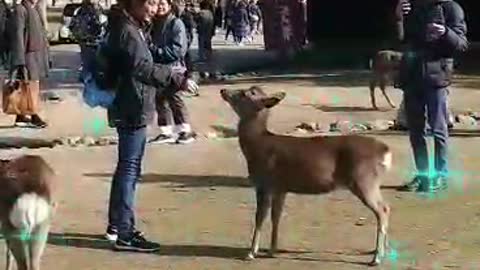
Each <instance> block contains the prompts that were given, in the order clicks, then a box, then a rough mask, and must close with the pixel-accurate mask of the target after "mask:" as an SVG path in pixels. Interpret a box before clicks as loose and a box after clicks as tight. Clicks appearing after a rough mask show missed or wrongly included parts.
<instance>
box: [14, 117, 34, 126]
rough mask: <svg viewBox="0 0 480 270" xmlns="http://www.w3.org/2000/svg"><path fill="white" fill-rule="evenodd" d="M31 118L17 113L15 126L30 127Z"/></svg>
mask: <svg viewBox="0 0 480 270" xmlns="http://www.w3.org/2000/svg"><path fill="white" fill-rule="evenodd" d="M31 122H32V121H31V120H30V118H28V117H26V116H24V115H17V117H16V118H15V124H14V126H16V127H29V126H31Z"/></svg>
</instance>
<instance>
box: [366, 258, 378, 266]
mask: <svg viewBox="0 0 480 270" xmlns="http://www.w3.org/2000/svg"><path fill="white" fill-rule="evenodd" d="M380 263H381V260H380V258H379V257H377V256H375V258H373V260H372V261H371V262H370V263H369V264H368V265H369V266H378V265H380Z"/></svg>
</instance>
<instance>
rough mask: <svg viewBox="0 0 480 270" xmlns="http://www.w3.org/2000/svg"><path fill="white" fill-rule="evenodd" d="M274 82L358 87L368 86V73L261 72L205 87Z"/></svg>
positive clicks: (208, 82) (211, 82)
mask: <svg viewBox="0 0 480 270" xmlns="http://www.w3.org/2000/svg"><path fill="white" fill-rule="evenodd" d="M274 82H282V83H285V82H287V83H288V82H298V83H299V84H302V83H309V84H310V83H311V84H314V85H316V86H320V87H329V86H331V87H359V86H367V85H368V71H361V70H359V71H348V72H335V71H332V72H321V73H320V72H318V71H317V72H313V73H311V72H309V73H308V74H305V73H296V72H293V73H284V72H281V73H280V72H279V73H268V74H265V73H264V72H262V75H258V76H255V75H254V76H248V77H238V76H235V77H231V78H229V79H228V80H216V81H207V82H205V84H207V85H218V84H222V85H234V84H238V83H242V84H262V83H274Z"/></svg>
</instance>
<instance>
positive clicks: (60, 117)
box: [0, 74, 480, 270]
mask: <svg viewBox="0 0 480 270" xmlns="http://www.w3.org/2000/svg"><path fill="white" fill-rule="evenodd" d="M312 76H316V79H315V77H313V78H312ZM303 77H308V76H307V75H305V76H303ZM319 78H320V79H319ZM321 78H322V77H321V76H320V75H319V74H316V75H315V74H313V75H311V76H310V78H307V79H305V78H303V79H302V78H296V79H288V80H287V79H269V80H260V79H257V80H255V79H252V80H250V79H249V80H248V81H245V80H247V79H245V80H244V82H243V83H242V82H238V83H236V85H235V86H232V85H231V84H227V85H211V86H206V87H203V89H202V96H201V97H199V98H195V99H188V103H189V107H190V111H191V115H192V121H193V123H194V127H195V129H196V130H197V131H198V132H200V133H202V134H204V133H208V132H212V131H215V127H224V128H234V127H235V123H236V118H235V117H234V115H233V113H232V112H231V110H230V109H229V108H228V107H227V106H226V104H225V103H223V102H222V101H221V100H220V97H219V95H218V90H219V89H220V88H222V87H247V86H249V85H251V84H253V83H258V84H260V85H262V86H264V87H265V88H266V89H267V91H276V90H285V91H287V92H288V96H287V98H286V100H285V101H284V102H283V103H281V105H279V106H278V107H277V108H275V109H274V110H273V112H272V113H273V115H272V118H271V121H270V128H271V129H272V130H274V131H277V132H286V131H289V130H291V129H292V128H294V126H295V125H296V124H298V122H300V121H306V122H309V121H317V122H322V121H323V122H327V121H332V120H334V119H348V118H349V117H352V118H353V119H363V120H365V119H374V118H379V117H381V118H388V117H393V115H394V111H385V112H371V111H368V110H367V109H365V108H366V107H368V104H369V103H368V98H367V97H368V95H367V88H366V87H365V86H360V85H355V83H354V82H352V83H350V85H340V86H329V85H333V84H336V82H335V81H333V82H331V83H328V81H326V80H324V79H321ZM348 80H349V79H348V77H344V78H343V79H342V78H340V79H338V81H348ZM467 81H468V83H470V84H473V83H474V82H475V80H474V79H472V78H470V79H468V80H467V79H465V80H463V81H462V82H463V83H467ZM476 82H478V79H476ZM458 85H459V86H462V87H457V88H456V89H454V91H452V93H453V94H452V105H453V107H454V108H456V109H465V108H475V105H476V104H477V101H478V100H479V95H480V92H479V91H478V90H476V89H472V88H465V87H463V86H464V85H462V84H458ZM390 92H391V93H392V95H393V96H394V99H395V100H396V101H397V103H399V99H400V93H399V92H397V91H394V90H391V91H390ZM382 102H383V101H382ZM80 104H81V101H80V100H79V99H78V97H74V96H71V97H70V98H67V99H66V100H65V101H64V102H62V103H60V104H48V105H46V108H45V109H46V110H45V112H44V113H45V115H46V116H47V117H48V119H49V120H50V122H51V123H52V126H51V128H49V129H47V130H45V131H28V132H26V131H23V133H22V132H20V131H18V130H12V129H9V128H6V127H5V128H2V130H1V131H0V132H1V134H2V136H18V135H20V136H32V137H43V136H57V135H66V134H73V135H79V134H84V133H88V132H89V131H86V130H85V128H84V126H85V121H88V119H89V117H92V116H93V115H94V114H98V115H99V116H102V115H103V113H104V112H103V111H100V110H97V111H95V110H91V109H88V108H86V107H82V106H80ZM305 104H307V105H305ZM384 106H385V105H384ZM319 108H320V109H319ZM352 108H353V109H352ZM324 111H329V112H324ZM9 121H12V119H10V118H8V117H5V116H1V117H0V125H5V126H8V125H9V123H10V122H9ZM25 132H26V133H25ZM29 132H30V133H29ZM103 132H105V133H111V132H112V131H111V130H107V129H106V130H104V131H103ZM152 132H153V131H152ZM379 138H380V139H381V140H384V141H385V142H386V143H388V144H389V145H390V146H391V147H392V149H393V151H394V161H395V167H394V170H393V171H392V172H391V173H390V174H389V175H388V176H386V177H385V179H384V184H385V185H386V186H387V188H386V189H385V190H384V193H385V195H384V196H385V197H386V198H387V199H388V201H389V202H390V203H391V205H392V209H393V216H392V220H391V230H390V232H391V237H392V240H393V241H394V242H393V245H394V246H397V247H396V251H397V252H398V258H397V259H395V256H394V255H395V254H394V255H392V256H391V259H390V261H389V262H388V263H387V265H385V266H384V267H383V268H381V269H408V268H407V266H410V265H416V266H417V267H418V269H478V267H479V265H480V258H479V257H478V254H479V251H480V237H479V236H478V230H479V229H480V228H479V227H478V224H479V219H480V212H479V211H480V210H479V209H480V207H479V205H480V193H479V192H478V181H477V180H478V174H477V173H478V164H479V161H480V157H479V155H478V149H479V147H480V140H479V139H478V138H477V137H453V138H452V147H451V148H452V170H453V173H454V174H453V176H454V179H455V184H454V186H455V187H454V188H453V191H452V194H448V196H444V197H442V198H421V197H418V196H416V195H410V194H399V193H397V192H396V191H394V190H392V189H389V188H388V187H389V186H396V185H399V184H401V183H402V182H403V181H405V180H406V179H407V177H408V176H409V174H410V173H411V172H412V170H411V168H412V164H411V157H410V149H409V145H408V141H407V137H406V136H403V135H401V136H381V137H379ZM22 152H29V153H36V154H40V155H42V156H44V157H45V158H46V159H47V160H48V161H49V162H51V164H52V166H53V167H54V168H55V169H56V170H57V171H58V173H59V175H60V176H61V179H62V180H63V182H62V185H61V192H60V196H61V204H60V208H59V213H58V216H57V218H56V220H55V222H54V224H53V228H52V234H51V238H50V245H49V246H48V248H47V251H46V254H45V257H44V261H43V268H44V269H56V270H57V269H58V270H62V269H69V270H73V269H119V268H122V269H142V268H143V269H244V268H245V267H248V268H249V269H293V268H294V267H295V268H297V269H311V268H315V269H365V268H366V267H365V266H364V265H363V264H364V263H365V262H368V261H369V260H370V255H362V253H365V252H368V251H370V250H372V249H373V247H374V228H375V226H374V219H373V215H372V214H371V213H370V212H369V211H368V210H367V209H366V208H365V207H363V206H362V205H361V204H360V203H359V201H358V200H357V199H355V198H353V196H351V195H350V194H348V193H347V192H344V191H340V192H337V193H334V194H331V195H327V196H323V197H311V196H289V197H288V199H287V205H286V209H285V215H284V217H283V219H282V224H281V242H280V243H281V248H282V249H286V250H288V251H291V252H288V253H284V254H281V255H279V258H276V259H259V260H257V261H254V262H243V261H241V260H239V259H238V258H242V257H243V256H245V254H246V248H247V247H248V246H249V241H250V237H251V235H250V234H251V229H252V225H253V214H254V206H255V202H254V193H253V191H252V189H251V188H249V186H248V182H247V181H246V180H245V178H244V177H245V173H246V168H245V164H244V161H243V158H242V156H240V151H239V148H238V144H237V141H236V138H231V139H221V140H207V139H206V138H203V139H200V140H199V141H198V142H196V143H195V144H192V145H188V146H150V147H148V150H147V156H146V159H145V160H146V163H145V166H144V176H143V180H142V184H141V185H140V189H139V191H138V198H137V200H138V218H139V219H138V223H139V227H140V228H141V229H143V230H145V231H146V232H147V234H148V236H150V237H152V238H154V239H158V240H159V241H161V243H162V244H163V248H162V250H161V251H160V253H158V254H150V255H139V254H118V253H114V252H112V251H110V250H109V249H108V244H107V243H105V242H104V241H103V240H100V239H98V237H99V235H100V234H101V233H103V231H104V227H105V221H106V220H105V218H106V205H107V200H108V192H109V181H110V179H111V174H112V171H113V169H114V162H115V158H116V150H115V147H113V146H111V147H92V148H84V147H80V148H64V147H56V148H53V149H38V150H26V149H21V150H3V151H2V152H1V155H2V157H3V156H6V157H11V156H13V155H16V154H19V153H22ZM363 217H364V218H366V221H365V222H364V224H363V225H362V226H356V225H355V224H356V223H357V221H358V220H359V219H360V218H363ZM269 226H270V223H269V222H268V223H267V224H266V227H265V233H264V235H263V239H262V240H263V242H262V246H263V247H267V246H268V242H269V241H268V237H269V230H270V229H269ZM0 258H1V259H0V264H1V263H4V257H3V256H1V257H0ZM395 260H396V261H397V262H395ZM435 265H437V266H438V268H434V267H435ZM395 267H396V268H395Z"/></svg>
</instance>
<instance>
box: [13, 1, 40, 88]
mask: <svg viewBox="0 0 480 270" xmlns="http://www.w3.org/2000/svg"><path fill="white" fill-rule="evenodd" d="M12 20H13V21H12V24H11V27H12V28H11V29H10V30H11V31H12V32H11V35H10V36H11V38H12V40H11V47H10V48H11V68H12V69H14V68H16V67H18V66H25V67H26V68H27V70H28V73H29V74H28V75H29V77H28V79H30V80H40V79H41V78H43V77H46V76H47V75H48V68H49V65H48V60H49V57H48V41H47V36H46V33H45V28H44V27H43V23H42V19H41V17H40V14H39V13H38V10H37V9H36V8H34V7H32V6H30V5H29V4H28V3H25V2H22V4H19V5H16V6H15V10H14V13H13V17H12Z"/></svg>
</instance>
